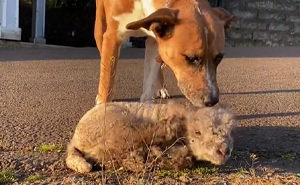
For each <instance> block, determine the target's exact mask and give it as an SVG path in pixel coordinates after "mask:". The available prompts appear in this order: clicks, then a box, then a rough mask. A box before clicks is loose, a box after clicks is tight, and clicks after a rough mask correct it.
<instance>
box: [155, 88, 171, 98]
mask: <svg viewBox="0 0 300 185" xmlns="http://www.w3.org/2000/svg"><path fill="white" fill-rule="evenodd" d="M156 98H157V99H159V98H160V99H169V98H170V94H169V92H168V90H167V89H166V88H162V89H160V90H158V91H157V92H156Z"/></svg>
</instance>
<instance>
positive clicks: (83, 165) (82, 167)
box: [66, 156, 93, 173]
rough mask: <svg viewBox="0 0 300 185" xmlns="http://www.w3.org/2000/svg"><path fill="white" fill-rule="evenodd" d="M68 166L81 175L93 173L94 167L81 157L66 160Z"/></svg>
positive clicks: (70, 157)
mask: <svg viewBox="0 0 300 185" xmlns="http://www.w3.org/2000/svg"><path fill="white" fill-rule="evenodd" d="M66 164H67V166H68V167H69V168H70V169H72V170H74V171H76V172H79V173H89V172H91V171H92V168H93V166H92V165H91V164H90V163H88V162H87V161H86V160H85V159H83V158H82V157H79V156H69V157H67V159H66Z"/></svg>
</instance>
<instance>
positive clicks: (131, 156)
mask: <svg viewBox="0 0 300 185" xmlns="http://www.w3.org/2000/svg"><path fill="white" fill-rule="evenodd" d="M235 126H236V119H235V116H234V114H233V113H232V112H231V110H230V109H229V107H227V106H224V105H221V104H219V105H216V106H214V107H205V108H196V107H192V108H186V107H184V106H183V105H180V104H176V103H168V104H145V103H141V102H110V103H106V104H100V105H96V106H95V107H93V108H92V109H91V110H89V111H88V112H87V113H86V114H85V115H84V116H83V117H82V118H81V120H80V121H79V123H78V125H77V127H76V129H75V132H74V135H73V137H72V139H71V141H70V142H69V143H68V146H67V153H66V154H67V155H66V165H67V167H68V168H70V169H72V170H74V171H76V172H79V173H87V172H90V171H91V170H92V169H93V167H94V166H96V165H97V164H100V166H101V168H102V169H118V168H120V167H123V168H125V169H126V170H130V171H139V170H142V169H145V166H147V164H148V166H149V167H150V165H149V164H151V165H152V167H157V168H160V169H183V168H188V167H192V166H193V164H194V162H195V161H199V160H200V161H209V162H211V163H212V164H215V165H222V164H225V162H226V161H227V160H228V159H229V157H230V156H231V152H232V150H233V138H232V137H231V132H232V130H233V129H234V128H235Z"/></svg>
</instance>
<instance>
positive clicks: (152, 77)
mask: <svg viewBox="0 0 300 185" xmlns="http://www.w3.org/2000/svg"><path fill="white" fill-rule="evenodd" d="M145 44H146V50H145V60H144V80H143V94H142V96H141V98H140V100H141V101H142V102H146V103H152V99H153V97H154V96H155V95H156V93H155V91H156V90H157V95H159V96H160V97H161V98H168V97H169V94H168V92H167V90H166V89H165V88H164V87H163V80H164V79H163V74H162V71H161V63H159V62H157V61H156V57H157V56H158V49H157V43H156V41H155V39H154V38H152V37H148V38H147V40H146V43H145Z"/></svg>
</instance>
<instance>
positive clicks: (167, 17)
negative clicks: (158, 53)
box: [126, 8, 179, 39]
mask: <svg viewBox="0 0 300 185" xmlns="http://www.w3.org/2000/svg"><path fill="white" fill-rule="evenodd" d="M178 13H179V10H173V9H169V8H161V9H158V10H157V11H155V12H154V13H152V14H150V15H149V16H148V17H145V18H144V19H141V20H138V21H135V22H131V23H129V24H127V25H126V28H127V29H131V30H137V29H140V28H145V29H147V30H150V31H153V32H154V34H155V35H156V37H159V38H161V39H168V38H170V37H172V36H173V33H174V27H175V25H176V24H177V23H178V22H179V21H178V18H177V15H178Z"/></svg>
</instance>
